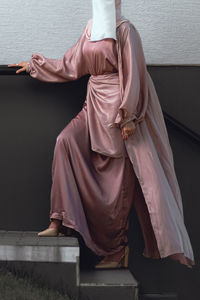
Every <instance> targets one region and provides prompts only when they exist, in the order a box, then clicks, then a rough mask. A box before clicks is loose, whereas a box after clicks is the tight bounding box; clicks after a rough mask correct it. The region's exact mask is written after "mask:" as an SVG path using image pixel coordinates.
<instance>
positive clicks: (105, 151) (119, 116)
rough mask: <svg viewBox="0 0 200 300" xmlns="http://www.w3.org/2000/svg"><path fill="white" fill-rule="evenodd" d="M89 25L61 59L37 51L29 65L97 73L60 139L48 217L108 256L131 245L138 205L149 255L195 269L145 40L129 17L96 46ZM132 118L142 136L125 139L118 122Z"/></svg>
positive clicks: (56, 74)
mask: <svg viewBox="0 0 200 300" xmlns="http://www.w3.org/2000/svg"><path fill="white" fill-rule="evenodd" d="M91 21H92V19H91V20H89V22H88V24H87V25H86V26H85V28H84V30H83V32H82V34H81V36H80V38H79V39H78V41H77V42H76V44H74V45H73V46H72V47H71V48H70V49H69V50H68V51H67V52H66V53H65V54H64V56H63V58H62V59H61V60H57V59H50V58H46V57H44V56H43V55H42V54H39V53H34V54H32V58H31V60H30V75H31V76H32V77H33V78H36V79H38V80H41V81H46V82H67V81H70V80H76V79H78V78H80V77H81V76H84V75H86V74H90V75H91V76H90V78H89V81H88V85H87V96H86V99H85V102H84V105H83V107H82V110H81V111H80V112H79V114H78V115H77V116H76V117H75V118H73V119H72V120H71V121H70V123H69V124H67V126H66V127H65V128H64V129H63V130H62V132H61V133H60V134H59V136H58V137H57V140H56V146H55V151H54V160H53V165H52V180H53V184H52V190H51V211H50V219H52V218H57V219H60V220H62V224H63V225H64V226H68V227H71V228H74V229H75V230H77V231H78V232H80V233H81V234H82V236H83V238H84V241H85V243H86V245H87V246H88V247H90V249H92V250H93V251H94V252H95V253H96V254H97V255H102V256H105V255H108V254H113V253H116V252H118V251H120V250H121V249H122V248H123V247H124V245H125V244H126V243H127V236H126V233H127V229H128V224H129V212H130V208H131V205H132V203H134V205H135V209H136V212H137V215H138V218H139V222H140V224H141V228H142V233H143V237H144V242H145V249H144V252H143V255H144V256H145V257H149V258H164V257H167V256H169V257H170V258H172V259H175V260H178V261H179V262H180V263H182V264H185V265H190V266H192V265H194V264H195V263H194V256H193V250H192V246H191V242H190V239H189V236H188V233H187V229H186V227H185V224H184V216H183V206H182V198H181V193H180V189H179V185H178V182H177V178H176V174H175V169H174V161H173V154H172V150H171V147H170V144H169V139H168V134H167V130H166V126H165V122H164V118H163V114H162V110H161V107H160V103H159V100H158V97H157V94H156V91H155V87H154V84H153V82H152V79H151V77H150V75H149V73H148V71H147V68H146V63H145V58H144V54H143V48H142V43H141V38H140V35H139V33H138V31H137V29H136V28H135V26H134V25H133V24H132V23H131V22H130V21H129V20H126V19H123V20H121V22H120V23H118V25H117V41H115V40H114V39H104V40H101V41H96V42H92V41H90V40H89V38H90V29H91ZM127 117H128V118H129V117H130V119H135V122H136V131H135V133H134V134H133V135H132V136H129V137H128V139H127V140H123V139H122V136H121V129H120V127H119V125H120V123H121V122H122V121H123V119H124V118H127Z"/></svg>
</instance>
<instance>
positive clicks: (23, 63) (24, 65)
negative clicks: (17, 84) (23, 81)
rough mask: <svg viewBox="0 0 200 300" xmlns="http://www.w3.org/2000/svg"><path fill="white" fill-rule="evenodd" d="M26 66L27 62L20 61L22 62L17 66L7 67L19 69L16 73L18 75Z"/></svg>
mask: <svg viewBox="0 0 200 300" xmlns="http://www.w3.org/2000/svg"><path fill="white" fill-rule="evenodd" d="M26 65H27V62H25V61H22V62H21V63H19V64H10V65H8V67H21V69H18V70H17V71H16V73H17V74H18V73H21V72H23V71H26Z"/></svg>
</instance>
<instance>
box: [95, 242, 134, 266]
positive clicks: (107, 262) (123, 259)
mask: <svg viewBox="0 0 200 300" xmlns="http://www.w3.org/2000/svg"><path fill="white" fill-rule="evenodd" d="M128 256H129V247H128V245H127V246H126V247H124V248H123V249H122V250H120V251H119V252H117V253H114V254H111V255H107V256H105V257H104V259H103V260H101V261H100V263H98V264H97V265H96V266H95V268H96V269H99V268H106V269H108V268H109V269H110V268H121V267H125V268H127V267H128Z"/></svg>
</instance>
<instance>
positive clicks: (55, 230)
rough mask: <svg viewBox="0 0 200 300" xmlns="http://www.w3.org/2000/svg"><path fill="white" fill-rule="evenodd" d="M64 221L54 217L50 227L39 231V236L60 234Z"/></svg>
mask: <svg viewBox="0 0 200 300" xmlns="http://www.w3.org/2000/svg"><path fill="white" fill-rule="evenodd" d="M61 224H62V221H61V220H57V219H53V220H52V221H51V223H50V225H49V227H48V228H47V229H45V230H43V231H41V232H39V233H38V236H58V235H59V230H60V227H61Z"/></svg>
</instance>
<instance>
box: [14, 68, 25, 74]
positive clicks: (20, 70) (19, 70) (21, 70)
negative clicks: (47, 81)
mask: <svg viewBox="0 0 200 300" xmlns="http://www.w3.org/2000/svg"><path fill="white" fill-rule="evenodd" d="M25 70H26V67H23V68H21V69H18V70H17V71H16V73H21V72H23V71H25Z"/></svg>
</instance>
